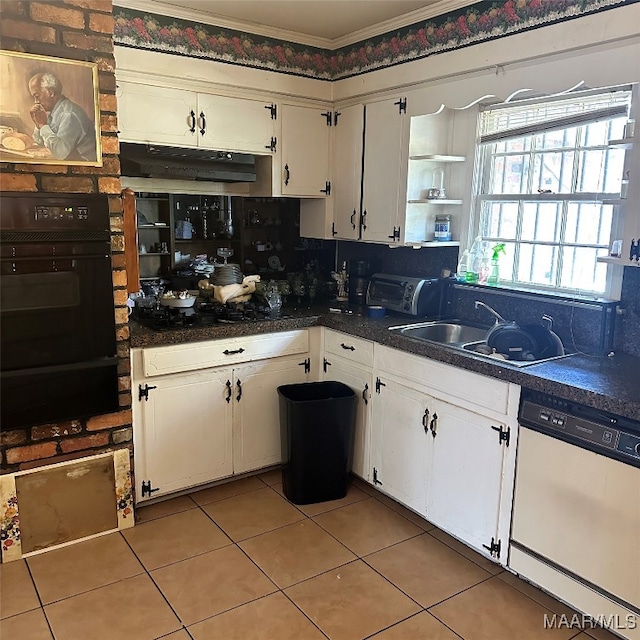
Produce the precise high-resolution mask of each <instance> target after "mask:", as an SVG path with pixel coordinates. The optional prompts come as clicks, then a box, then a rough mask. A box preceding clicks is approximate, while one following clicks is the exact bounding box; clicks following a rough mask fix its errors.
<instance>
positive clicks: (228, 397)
mask: <svg viewBox="0 0 640 640" xmlns="http://www.w3.org/2000/svg"><path fill="white" fill-rule="evenodd" d="M225 386H226V387H227V397H226V398H225V400H226V401H227V404H229V402H231V396H232V395H233V392H232V391H231V380H227V384H226V385H225Z"/></svg>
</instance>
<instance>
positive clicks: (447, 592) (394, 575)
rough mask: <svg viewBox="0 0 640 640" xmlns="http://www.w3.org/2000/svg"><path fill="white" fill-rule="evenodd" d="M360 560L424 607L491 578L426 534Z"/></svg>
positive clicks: (476, 566)
mask: <svg viewBox="0 0 640 640" xmlns="http://www.w3.org/2000/svg"><path fill="white" fill-rule="evenodd" d="M364 560H365V562H366V563H367V564H369V565H371V566H372V567H373V568H374V569H375V570H376V571H378V573H381V574H382V575H383V576H384V577H385V578H387V580H389V581H390V582H392V583H393V584H394V585H396V587H398V588H399V589H401V590H402V591H404V592H405V593H406V594H407V595H408V596H409V597H411V598H413V599H414V600H415V601H416V602H418V603H419V604H420V605H422V606H423V607H425V608H427V607H430V606H432V605H434V604H435V603H436V602H441V601H442V600H445V599H446V598H450V597H451V596H453V595H455V594H456V593H459V592H460V591H463V590H464V589H468V588H469V587H471V586H473V585H474V584H478V583H479V582H482V581H483V580H486V579H487V578H490V577H491V574H490V573H487V572H486V571H484V570H483V569H481V568H480V567H479V566H478V565H476V564H474V563H473V562H471V561H470V560H467V559H466V558H464V557H463V556H461V555H460V554H459V553H456V552H455V551H454V550H453V549H450V548H449V547H447V546H446V545H444V544H442V542H439V541H438V540H435V539H434V538H432V537H431V536H429V535H427V534H426V533H423V534H422V535H421V536H418V537H417V538H411V539H410V540H405V541H404V542H401V543H400V544H396V545H394V546H393V547H387V548H386V549H383V550H382V551H378V552H377V553H374V554H372V555H370V556H367V557H366V558H364Z"/></svg>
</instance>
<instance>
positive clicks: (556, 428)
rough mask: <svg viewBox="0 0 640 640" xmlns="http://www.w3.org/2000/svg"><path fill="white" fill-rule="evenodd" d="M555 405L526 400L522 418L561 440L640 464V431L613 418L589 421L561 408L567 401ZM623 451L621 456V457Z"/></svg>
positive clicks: (524, 421) (520, 418) (531, 425)
mask: <svg viewBox="0 0 640 640" xmlns="http://www.w3.org/2000/svg"><path fill="white" fill-rule="evenodd" d="M557 405H558V406H557V408H556V407H553V408H551V407H548V406H545V405H541V404H538V403H536V402H532V401H530V400H523V402H522V404H521V407H520V415H519V421H520V423H521V424H523V425H524V426H527V427H533V428H535V429H537V430H539V431H542V432H543V433H548V434H550V435H553V436H555V437H558V438H560V439H561V440H566V441H568V442H572V443H574V444H579V443H580V442H582V443H584V444H585V445H586V446H587V448H589V449H591V450H592V451H596V452H598V453H603V454H604V455H607V454H609V455H611V454H613V455H614V457H622V458H626V457H627V456H628V457H629V458H630V459H631V461H633V462H631V463H632V464H635V463H636V462H637V463H638V464H640V430H639V431H638V432H633V431H627V430H622V429H620V428H619V427H618V425H617V423H616V420H615V419H614V418H607V417H605V416H604V415H603V416H601V417H602V420H600V421H597V422H596V421H594V420H589V419H587V418H585V417H583V416H578V415H574V414H572V413H569V412H565V411H562V409H564V408H565V407H566V403H563V402H559V403H557ZM620 454H622V456H620Z"/></svg>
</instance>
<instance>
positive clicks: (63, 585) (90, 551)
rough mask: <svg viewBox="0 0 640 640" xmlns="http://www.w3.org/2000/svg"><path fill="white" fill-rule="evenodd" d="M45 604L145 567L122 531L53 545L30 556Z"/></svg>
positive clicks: (35, 580) (94, 587)
mask: <svg viewBox="0 0 640 640" xmlns="http://www.w3.org/2000/svg"><path fill="white" fill-rule="evenodd" d="M27 563H28V564H29V568H30V569H31V574H32V575H33V579H34V582H35V584H36V589H37V590H38V593H39V594H40V599H41V600H42V602H43V603H44V604H48V603H50V602H55V601H56V600H61V599H63V598H68V597H70V596H74V595H77V594H78V593H82V592H84V591H89V590H90V589H96V588H97V587H103V586H105V585H107V584H111V583H112V582H117V581H118V580H124V579H125V578H129V577H131V576H135V575H138V574H140V573H142V572H143V571H144V569H143V567H142V565H141V564H140V563H139V562H138V559H137V558H136V557H135V555H134V553H133V551H131V549H130V548H129V545H128V544H127V543H126V542H125V541H124V540H123V538H122V536H121V535H120V534H119V533H110V534H108V535H106V536H100V537H99V538H93V539H92V540H86V541H85V542H79V543H78V544H72V545H70V546H68V547H63V548H62V549H54V550H52V551H48V552H47V553H43V554H42V555H37V556H33V557H31V558H29V559H28V560H27Z"/></svg>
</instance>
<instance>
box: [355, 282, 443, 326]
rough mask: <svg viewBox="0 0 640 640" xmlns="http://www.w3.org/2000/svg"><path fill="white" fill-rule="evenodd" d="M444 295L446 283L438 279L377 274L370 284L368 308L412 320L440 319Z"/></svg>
mask: <svg viewBox="0 0 640 640" xmlns="http://www.w3.org/2000/svg"><path fill="white" fill-rule="evenodd" d="M444 291H445V287H444V282H443V281H441V280H439V279H438V278H416V277H411V276H398V275H392V274H387V273H374V274H373V275H372V276H371V280H370V281H369V288H368V290H367V304H368V305H379V306H382V307H385V308H386V309H388V310H389V311H396V312H398V313H405V314H408V315H411V316H420V317H430V318H439V317H440V316H441V315H442V312H443V301H444Z"/></svg>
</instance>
